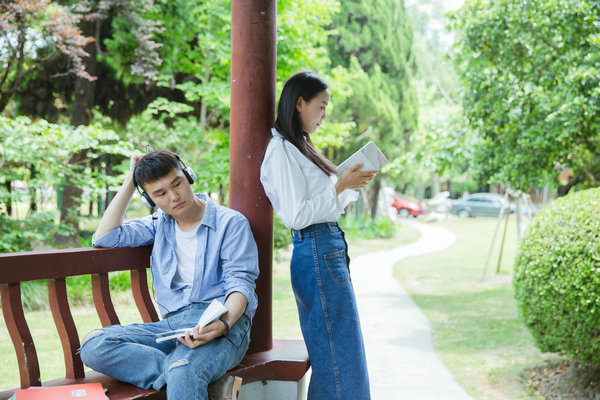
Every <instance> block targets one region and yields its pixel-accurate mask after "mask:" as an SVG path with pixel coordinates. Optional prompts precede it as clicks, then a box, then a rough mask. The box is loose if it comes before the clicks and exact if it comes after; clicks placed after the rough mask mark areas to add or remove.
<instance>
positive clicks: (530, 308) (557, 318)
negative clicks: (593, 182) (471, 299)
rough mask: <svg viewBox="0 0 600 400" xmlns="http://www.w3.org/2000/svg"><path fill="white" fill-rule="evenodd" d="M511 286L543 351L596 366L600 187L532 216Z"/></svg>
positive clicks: (599, 352)
mask: <svg viewBox="0 0 600 400" xmlns="http://www.w3.org/2000/svg"><path fill="white" fill-rule="evenodd" d="M514 287H515V292H516V293H515V295H516V299H517V302H518V306H519V309H520V313H521V315H522V316H523V318H524V320H525V323H526V325H527V326H528V328H529V329H530V331H531V333H532V334H533V337H534V338H535V341H536V343H537V345H538V347H539V348H540V349H541V350H542V351H550V352H557V353H564V354H567V355H570V356H571V357H573V358H575V359H577V360H580V361H583V362H588V363H595V364H600V324H599V322H598V321H599V319H600V189H590V190H585V191H580V192H575V193H572V194H569V195H568V196H566V197H564V198H560V199H558V200H556V201H555V202H554V203H553V204H551V205H549V206H548V207H546V208H545V209H544V210H542V212H540V213H539V214H538V215H536V217H535V218H534V220H533V221H532V223H531V224H530V225H529V227H528V228H527V231H526V233H525V237H524V238H523V240H522V241H521V243H520V245H519V251H518V254H517V258H516V264H515V274H514Z"/></svg>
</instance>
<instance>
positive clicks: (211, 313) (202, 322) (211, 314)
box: [156, 299, 227, 343]
mask: <svg viewBox="0 0 600 400" xmlns="http://www.w3.org/2000/svg"><path fill="white" fill-rule="evenodd" d="M226 312H227V308H226V307H225V306H224V305H223V303H221V302H220V301H219V300H217V299H214V300H213V301H212V302H211V303H210V304H209V305H208V307H207V308H206V310H204V313H203V314H202V315H201V316H200V319H199V320H198V324H197V325H198V327H199V328H200V329H202V328H204V327H205V326H206V325H208V324H210V323H211V322H213V321H214V320H216V319H217V318H219V317H220V316H221V315H223V314H225V313H226ZM193 331H194V327H193V326H192V327H191V328H183V329H176V330H174V331H168V332H164V333H161V334H160V337H159V338H157V339H156V343H160V342H164V341H165V340H169V339H175V338H178V337H182V336H185V334H186V333H187V332H189V333H190V335H192V333H193Z"/></svg>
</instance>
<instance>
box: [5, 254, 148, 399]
mask: <svg viewBox="0 0 600 400" xmlns="http://www.w3.org/2000/svg"><path fill="white" fill-rule="evenodd" d="M150 252H151V247H136V248H117V249H97V248H82V249H64V250H50V251H37V252H26V253H6V254H0V295H1V297H0V299H1V301H2V313H3V314H4V319H5V321H6V326H7V329H8V333H9V335H10V337H11V339H12V342H13V345H14V348H15V353H16V355H17V362H18V365H19V375H20V378H21V387H22V388H26V387H29V386H39V385H41V379H40V369H39V363H38V357H37V353H36V350H35V345H34V343H33V338H32V336H31V332H30V330H29V327H28V325H27V321H26V320H25V314H24V312H23V304H22V302H21V282H26V281H32V280H40V279H47V280H48V300H49V304H50V309H51V311H52V317H53V318H54V323H55V324H56V330H57V331H58V334H59V337H60V341H61V344H62V347H63V354H64V358H65V369H66V376H65V378H68V379H78V378H83V377H84V370H83V363H82V362H81V359H80V358H79V354H78V353H77V350H78V349H79V347H80V343H79V335H78V333H77V328H76V326H75V322H74V321H73V316H72V314H71V309H70V307H69V302H68V299H67V286H66V277H69V276H77V275H91V277H92V296H93V300H94V306H95V308H96V312H97V313H98V317H99V318H100V322H101V323H102V326H109V325H114V324H118V323H119V318H118V317H117V313H116V312H115V308H114V306H113V304H112V300H111V297H110V290H109V281H108V273H109V272H113V271H131V291H132V294H133V298H134V301H135V304H136V306H137V308H138V310H139V312H140V315H141V317H142V320H143V321H144V322H152V321H158V319H159V317H158V314H157V312H156V309H155V308H154V305H153V303H152V298H151V296H150V292H149V290H148V281H147V272H146V271H147V268H148V267H149V265H150Z"/></svg>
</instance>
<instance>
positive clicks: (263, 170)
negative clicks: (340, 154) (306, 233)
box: [260, 129, 358, 229]
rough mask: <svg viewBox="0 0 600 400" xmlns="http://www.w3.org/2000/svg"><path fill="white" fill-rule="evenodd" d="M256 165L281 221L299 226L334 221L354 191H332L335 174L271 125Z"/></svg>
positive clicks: (355, 193) (354, 195)
mask: <svg viewBox="0 0 600 400" xmlns="http://www.w3.org/2000/svg"><path fill="white" fill-rule="evenodd" d="M272 134H273V138H272V139H271V141H270V142H269V145H268V146H267V151H266V153H265V159H264V161H263V163H262V165H261V167H260V181H261V182H262V184H263V187H264V189H265V193H266V194H267V196H268V197H269V200H271V204H272V205H273V208H274V209H275V211H276V212H277V215H279V218H281V220H282V221H283V223H284V224H285V225H286V226H287V227H288V228H292V229H302V228H306V227H307V226H309V225H313V224H317V223H320V222H335V221H337V220H338V218H339V217H340V215H342V214H343V213H344V208H345V207H346V206H347V205H348V204H349V203H350V202H351V201H356V199H358V192H356V191H354V190H344V191H343V192H342V193H340V195H339V196H338V195H337V194H336V191H335V183H336V182H337V176H335V175H331V176H329V175H327V174H326V173H325V172H323V171H322V170H321V169H320V168H319V167H317V165H316V164H315V163H313V162H312V161H310V160H309V159H308V158H306V157H305V156H304V155H303V154H302V153H301V152H300V150H298V149H297V148H296V146H294V145H293V144H292V143H290V142H289V141H287V140H285V139H284V138H283V136H281V135H280V134H279V132H277V131H276V130H275V129H273V130H272Z"/></svg>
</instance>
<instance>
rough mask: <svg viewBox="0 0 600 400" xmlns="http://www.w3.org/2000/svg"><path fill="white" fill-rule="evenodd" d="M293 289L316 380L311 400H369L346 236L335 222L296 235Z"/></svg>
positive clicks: (292, 267) (309, 397)
mask: <svg viewBox="0 0 600 400" xmlns="http://www.w3.org/2000/svg"><path fill="white" fill-rule="evenodd" d="M292 236H293V243H294V252H293V254H292V261H291V278H292V288H293V289H294V294H295V296H296V304H297V305H298V314H299V316H300V327H301V329H302V335H303V336H304V341H305V342H306V347H307V349H308V355H309V357H310V364H311V367H312V376H311V381H310V385H309V388H308V399H309V400H334V399H336V400H342V399H343V400H368V399H370V393H369V375H368V372H367V361H366V358H365V350H364V345H363V338H362V333H361V329H360V321H359V319H358V310H357V308H356V299H355V296H354V289H353V287H352V282H351V281H350V272H349V269H348V263H349V259H348V253H347V249H348V247H347V244H346V240H345V238H344V232H343V231H342V230H341V229H340V227H339V226H338V224H337V223H336V222H327V223H321V224H315V225H311V226H309V227H307V228H304V229H302V230H300V231H297V230H293V231H292Z"/></svg>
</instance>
